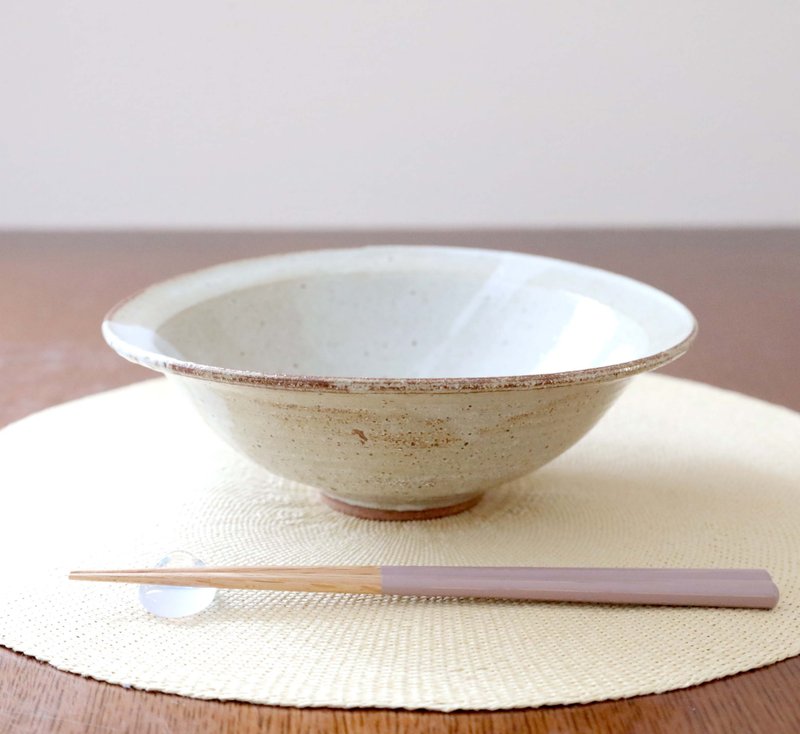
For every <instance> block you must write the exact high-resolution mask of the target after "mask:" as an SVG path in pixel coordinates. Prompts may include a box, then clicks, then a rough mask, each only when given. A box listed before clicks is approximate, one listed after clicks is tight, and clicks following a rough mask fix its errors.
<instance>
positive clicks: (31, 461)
mask: <svg viewBox="0 0 800 734" xmlns="http://www.w3.org/2000/svg"><path fill="white" fill-rule="evenodd" d="M173 390H175V388H173V387H172V386H171V385H169V384H167V382H166V381H165V380H154V381H150V382H147V383H143V384H139V385H136V386H132V387H128V388H123V389H121V390H116V391H113V392H109V393H104V394H100V395H96V396H93V397H90V398H86V399H83V400H79V401H77V402H74V403H69V404H66V405H63V406H59V407H56V408H53V409H50V410H47V411H45V412H43V413H39V414H37V415H34V416H31V417H29V418H27V419H25V420H23V421H21V422H19V423H17V424H15V425H12V426H10V427H8V428H6V429H5V430H3V431H2V432H0V486H1V487H2V493H3V494H2V498H3V499H2V506H3V519H4V522H3V534H2V536H1V537H0V558H2V559H3V579H4V581H3V584H2V587H0V588H1V589H2V591H0V595H1V598H0V642H1V643H2V644H3V645H5V646H8V647H11V648H13V649H15V650H20V651H22V652H25V653H27V654H29V655H33V656H36V657H37V658H40V659H42V660H46V661H49V662H50V663H52V664H53V665H55V666H56V667H58V668H62V669H64V670H70V671H74V672H77V673H82V674H84V675H89V676H92V677H95V678H99V679H102V680H107V681H111V682H113V683H120V684H124V685H131V686H135V687H137V688H145V689H157V690H162V691H169V692H174V693H180V694H183V695H186V696H194V697H199V698H222V699H241V700H245V701H253V702H260V703H270V704H285V705H293V706H342V707H351V706H380V707H397V708H419V707H422V708H430V709H439V710H445V711H447V710H452V709H459V708H469V709H498V708H511V707H521V706H539V705H542V704H555V703H573V702H585V701H596V700H601V699H607V698H618V697H624V696H633V695H636V694H641V693H650V692H656V691H665V690H668V689H671V688H679V687H682V686H688V685H691V684H694V683H699V682H701V681H705V680H709V679H712V678H717V677H719V676H724V675H729V674H732V673H736V672H738V671H742V670H746V669H748V668H754V667H757V666H760V665H765V664H767V663H770V662H773V661H776V660H780V659H782V658H786V657H789V656H791V655H796V654H798V653H800V582H799V581H798V563H799V562H800V451H798V447H800V415H798V414H796V413H793V412H791V411H789V410H786V409H783V408H780V407H776V406H773V405H768V404H766V403H763V402H759V401H756V400H753V399H751V398H747V397H744V396H741V395H737V394H734V393H730V392H724V391H722V390H718V389H715V388H711V387H707V386H703V385H699V384H696V383H691V382H686V381H682V380H677V379H674V378H667V377H660V376H645V377H641V378H638V379H637V380H636V381H635V382H634V384H633V385H632V386H631V387H630V388H629V390H628V391H627V392H626V393H625V394H624V395H623V397H622V399H621V400H620V402H619V404H618V405H617V406H616V407H615V408H614V409H613V410H612V411H611V413H610V414H609V415H608V416H607V417H606V418H605V419H604V420H603V421H602V423H601V424H600V426H598V427H597V428H596V429H595V430H594V431H593V432H592V433H591V434H590V435H589V436H588V437H587V438H586V439H585V440H584V441H582V442H581V443H580V444H579V445H578V446H576V447H575V448H573V449H572V450H571V451H569V452H568V453H567V454H565V455H564V456H562V457H561V458H560V459H558V460H557V461H555V462H554V463H552V464H551V465H549V466H547V467H545V468H544V469H542V470H540V471H539V472H538V473H537V474H535V475H533V476H532V477H529V478H526V479H523V480H519V481H516V482H513V483H511V484H510V485H507V486H505V487H503V488H502V489H500V490H497V491H494V492H493V493H492V494H491V495H490V496H488V497H487V498H486V499H485V500H484V501H483V502H481V503H480V505H478V507H476V508H475V509H474V510H472V511H470V512H468V513H465V514H462V515H459V516H457V517H453V518H449V519H444V520H434V521H428V522H417V523H406V524H402V523H401V524H392V523H380V522H371V521H365V520H358V519H354V518H348V517H345V516H342V515H339V514H337V513H335V512H333V511H332V510H330V509H327V508H326V507H324V506H323V505H322V504H320V503H319V502H318V501H317V499H316V496H315V494H314V493H313V492H312V491H310V490H308V489H306V488H304V487H301V486H298V485H296V484H293V483H291V482H288V481H284V480H280V479H277V478H275V477H272V476H269V475H267V474H265V473H263V472H262V471H261V470H260V469H258V468H257V467H255V466H253V465H251V464H249V463H247V462H246V461H245V460H242V459H239V458H237V457H236V456H235V455H234V454H233V453H232V452H231V451H230V450H228V449H227V448H225V447H224V446H222V445H221V444H220V443H218V442H217V440H216V439H215V438H213V437H212V436H211V435H210V433H209V432H208V430H207V429H206V428H205V427H204V426H203V425H202V424H201V422H200V421H199V420H198V419H197V418H196V417H195V416H194V414H193V412H192V411H191V408H190V407H189V406H188V404H187V403H185V402H184V398H183V397H182V395H181V394H180V393H178V392H173ZM174 549H186V550H190V551H192V552H194V553H195V554H196V555H198V556H199V557H201V558H202V559H203V560H205V561H206V562H207V563H213V564H219V565H224V564H236V565H244V564H283V563H285V564H381V563H383V564H400V563H409V564H411V563H414V564H465V565H482V564H483V565H551V566H556V565H615V566H616V565H619V566H759V567H765V568H767V569H769V570H770V571H771V572H772V574H773V576H774V578H775V580H776V581H777V583H778V585H779V587H780V589H781V592H782V599H781V602H780V604H779V606H778V608H777V609H775V610H774V611H772V612H763V611H750V610H715V609H670V608H657V607H649V608H644V607H643V608H635V607H621V606H620V607H615V606H588V605H586V606H581V605H572V606H570V605H565V604H526V603H514V602H491V601H477V600H463V601H459V600H444V599H428V600H420V599H411V598H393V597H385V598H381V597H348V596H325V595H313V594H290V593H285V592H284V593H277V592H274V593H273V592H245V591H229V592H220V594H219V596H218V597H217V600H216V602H215V603H214V606H212V607H211V608H210V609H209V610H207V611H206V612H204V613H202V614H200V615H198V616H195V617H191V618H187V619H184V620H163V619H159V618H156V617H153V616H150V615H149V614H148V613H146V612H145V611H144V610H143V609H142V608H141V607H140V606H139V605H138V602H137V598H136V590H135V588H133V587H129V586H118V585H101V584H93V585H90V584H85V583H77V582H67V581H66V580H65V574H66V572H67V570H68V569H70V568H79V567H86V568H92V567H126V566H139V565H150V564H151V563H153V562H155V561H156V560H157V559H158V558H159V557H161V556H162V555H164V554H165V553H166V552H168V551H170V550H174Z"/></svg>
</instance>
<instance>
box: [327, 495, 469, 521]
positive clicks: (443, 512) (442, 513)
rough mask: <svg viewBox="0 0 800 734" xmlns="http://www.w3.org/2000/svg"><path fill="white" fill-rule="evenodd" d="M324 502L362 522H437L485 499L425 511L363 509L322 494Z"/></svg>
mask: <svg viewBox="0 0 800 734" xmlns="http://www.w3.org/2000/svg"><path fill="white" fill-rule="evenodd" d="M320 496H321V497H322V501H323V502H324V503H325V504H326V505H328V507H332V508H333V509H334V510H336V511H337V512H342V513H344V514H345V515H352V516H353V517H360V518H361V519H362V520H390V521H392V520H394V521H397V520H435V519H436V518H439V517H449V516H450V515H457V514H458V513H459V512H464V511H466V510H469V509H471V508H473V507H475V505H477V504H478V502H480V501H481V498H482V497H483V495H482V494H478V495H476V496H475V497H470V498H469V499H468V500H464V501H463V502H459V503H458V504H455V505H448V506H447V507H429V508H427V509H424V510H384V509H381V508H379V507H363V506H361V505H351V504H350V503H349V502H344V501H343V500H340V499H337V498H335V497H331V496H330V495H327V494H325V493H321V494H320Z"/></svg>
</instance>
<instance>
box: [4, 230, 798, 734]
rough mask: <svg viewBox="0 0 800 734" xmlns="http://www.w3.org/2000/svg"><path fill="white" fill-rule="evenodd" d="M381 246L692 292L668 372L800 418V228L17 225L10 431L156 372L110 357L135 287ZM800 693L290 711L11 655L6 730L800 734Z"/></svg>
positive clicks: (782, 676) (11, 261)
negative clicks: (472, 254)
mask: <svg viewBox="0 0 800 734" xmlns="http://www.w3.org/2000/svg"><path fill="white" fill-rule="evenodd" d="M379 242H383V243H389V242H392V243H394V242H404V243H405V242H407V243H431V242H435V243H442V244H462V245H480V246H492V247H503V248H506V249H515V250H523V251H529V252H536V253H540V254H546V255H552V256H556V257H562V258H564V259H568V260H576V261H579V262H584V263H587V264H590V265H597V266H600V267H604V268H607V269H610V270H614V271H617V272H620V273H624V274H627V275H630V276H633V277H635V278H640V279H642V280H644V281H646V282H649V283H652V284H653V285H655V286H657V287H660V288H663V289H664V290H666V291H668V292H670V293H672V294H673V295H675V296H676V297H677V298H679V299H680V300H682V301H683V302H684V303H686V304H687V305H688V306H689V307H690V308H691V309H692V310H693V311H694V313H695V314H696V315H697V317H698V320H699V322H700V336H699V337H698V340H697V341H696V343H695V345H694V346H693V347H692V349H691V350H690V352H689V354H688V355H686V356H685V357H683V358H682V359H680V360H679V361H678V362H676V363H674V364H673V365H670V366H669V367H668V368H666V369H665V372H668V373H669V374H673V375H678V376H681V377H687V378H691V379H695V380H700V381H702V382H708V383H712V384H714V385H719V386H722V387H726V388H730V389H734V390H739V391H741V392H744V393H748V394H750V395H755V396H757V397H760V398H763V399H765V400H769V401H772V402H776V403H781V404H783V405H788V406H790V407H792V408H794V409H800V232H799V231H797V230H794V231H792V230H760V231H752V230H751V231H744V230H737V231H721V230H714V231H702V232H701V231H640V232H632V231H624V232H613V231H602V232H590V231H586V232H570V231H556V232H542V231H536V232H390V233H387V232H360V233H352V234H348V233H335V234H308V233H307V234H300V233H269V234H260V233H234V234H230V233H228V234H225V233H216V234H214V233H146V234H132V233H114V234H101V233H92V234H81V233H69V234H63V233H62V234H55V233H54V234H33V233H27V234H13V233H6V234H2V235H0V313H2V319H1V320H0V425H2V424H5V423H8V422H10V421H12V420H15V419H17V418H21V417H22V416H24V415H27V414H28V413H31V412H33V411H36V410H40V409H41V408H44V407H46V406H48V405H53V404H55V403H59V402H62V401H64V400H69V399H71V398H76V397H79V396H82V395H86V394H89V393H92V392H96V391H98V390H105V389H108V388H112V387H116V386H119V385H124V384H126V383H130V382H134V381H136V380H141V379H144V378H146V377H149V376H150V374H151V373H149V372H148V371H146V370H144V369H142V368H141V367H137V366H135V365H131V364H128V363H127V362H125V361H123V360H122V359H120V358H119V357H117V356H116V355H115V354H114V353H112V352H111V350H110V349H108V348H107V347H106V346H105V344H104V343H103V341H102V339H101V337H100V333H99V323H100V320H101V319H102V316H103V314H104V312H105V311H106V310H107V309H108V308H109V307H110V306H111V305H113V303H114V302H115V301H117V300H118V299H120V298H122V297H123V296H125V295H127V294H128V293H129V292H130V291H132V290H134V289H136V288H139V287H141V286H144V285H146V284H147V283H149V282H152V281H154V280H158V279H160V278H163V277H165V276H168V275H172V274H176V273H179V272H182V271H186V270H190V269H194V268H198V267H202V266H205V265H208V264H211V263H215V262H220V261H224V260H229V259H234V258H239V257H246V256H250V255H256V254H261V253H269V252H276V251H286V250H291V249H298V248H303V247H322V246H325V247H327V246H333V245H345V244H362V243H379ZM798 481H800V478H798ZM11 490H13V488H11V487H3V488H2V491H4V492H7V491H11ZM10 521H11V519H9V518H6V519H5V522H10ZM798 532H800V529H799V530H798ZM20 552H24V549H21V551H20ZM6 560H9V559H6ZM798 692H800V657H798V658H793V659H791V660H787V661H784V662H781V663H778V664H776V665H771V666H769V667H767V668H763V669H761V670H757V671H753V672H749V673H744V674H741V675H737V676H734V677H731V678H726V679H723V680H719V681H715V682H712V683H708V684H705V685H701V686H696V687H694V688H689V689H686V690H682V691H674V692H671V693H666V694H662V695H653V696H640V697H638V698H634V699H628V700H624V701H615V702H604V703H596V704H590V705H584V706H568V707H550V708H542V709H531V710H519V711H509V712H500V713H473V712H464V713H455V714H441V713H433V712H399V711H388V710H371V709H366V710H365V709H361V710H355V711H343V710H332V709H290V708H277V707H268V706H254V705H249V704H240V703H220V702H209V701H198V700H192V699H187V698H181V697H178V696H171V695H166V694H157V693H145V692H141V691H134V690H126V689H124V688H121V687H118V686H113V685H109V684H106V683H99V682H96V681H93V680H88V679H84V678H80V677H78V676H76V675H72V674H69V673H63V672H60V671H58V670H56V669H54V668H52V667H50V666H49V665H46V664H43V663H39V662H37V661H35V660H32V659H30V658H27V657H24V656H23V655H19V654H16V653H13V652H11V651H9V650H6V649H4V648H0V732H7V733H8V734H11V733H12V732H14V733H16V732H76V733H78V732H80V733H81V734H83V733H84V732H92V733H94V732H104V733H105V732H136V733H137V734H147V733H149V732H153V733H155V732H193V733H194V734H203V733H205V732H237V733H239V732H242V733H246V732H255V731H280V732H299V731H337V732H384V731H395V730H402V731H409V732H428V731H430V732H442V733H444V732H452V733H455V732H465V733H466V732H470V733H471V734H478V733H479V732H505V731H508V732H571V731H580V732H670V734H675V733H677V732H686V731H698V732H725V734H728V733H729V732H769V733H770V734H777V733H779V732H792V733H793V734H794V733H796V732H798V731H800V698H798Z"/></svg>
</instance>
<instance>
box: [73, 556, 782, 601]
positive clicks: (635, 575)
mask: <svg viewBox="0 0 800 734" xmlns="http://www.w3.org/2000/svg"><path fill="white" fill-rule="evenodd" d="M69 578H70V579H73V580H76V581H110V582H116V583H126V584H155V585H162V586H183V587H197V586H199V587H211V588H219V589H258V590H273V591H315V592H323V593H334V594H400V595H405V596H448V597H474V598H484V599H520V600H527V601H563V602H589V603H597V604H659V605H668V606H703V607H744V608H751V609H772V608H773V607H775V605H776V604H777V603H778V597H779V594H778V588H777V586H776V585H775V584H774V583H773V581H772V578H771V577H770V575H769V573H768V572H767V571H765V570H763V569H668V568H558V567H554V568H527V567H516V566H511V567H491V566H486V567H481V566H472V567H463V566H294V567H290V566H267V567H252V566H242V567H216V568H214V567H199V568H198V567H193V568H166V569H165V568H156V569H153V568H147V569H130V570H121V571H73V572H72V573H70V574H69Z"/></svg>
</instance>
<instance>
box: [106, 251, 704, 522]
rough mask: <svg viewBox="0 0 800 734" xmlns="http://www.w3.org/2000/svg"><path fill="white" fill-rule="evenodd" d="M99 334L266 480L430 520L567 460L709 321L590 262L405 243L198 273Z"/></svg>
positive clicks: (137, 304)
mask: <svg viewBox="0 0 800 734" xmlns="http://www.w3.org/2000/svg"><path fill="white" fill-rule="evenodd" d="M103 330H104V335H105V336H106V339H107V341H108V342H109V344H110V345H111V346H112V347H113V348H114V349H115V350H116V351H118V352H119V353H120V354H121V355H122V356H124V357H126V358H128V359H131V360H132V361H135V362H138V363H140V364H142V365H144V366H146V367H150V368H151V369H155V370H158V371H161V372H164V373H166V374H167V375H168V376H170V377H171V378H173V379H174V380H175V381H177V382H178V383H179V384H180V385H181V387H182V388H183V389H185V390H186V391H187V392H188V394H189V396H190V397H191V399H192V401H193V402H194V404H195V406H196V407H197V409H198V410H199V412H200V415H201V416H202V417H203V418H204V419H205V421H206V422H207V423H208V425H209V426H210V427H211V428H212V429H213V430H214V431H215V432H216V433H217V434H218V435H219V436H220V437H221V438H223V439H224V440H226V441H227V442H228V443H230V444H231V445H233V446H234V447H235V448H237V449H238V450H239V451H240V452H241V453H243V454H245V455H246V456H248V457H250V458H251V459H253V460H254V461H256V462H257V463H259V464H261V465H262V466H264V467H265V468H267V469H268V470H269V471H271V472H273V473H276V474H279V475H281V476H285V477H288V478H290V479H294V480H296V481H298V482H301V483H303V484H307V485H311V486H313V487H317V488H319V489H320V490H321V491H322V492H323V493H324V495H325V496H326V497H327V498H328V499H329V504H331V505H332V506H333V507H335V508H336V509H337V510H340V511H345V512H350V513H351V514H356V515H358V516H361V517H372V518H375V519H419V518H424V517H439V516H442V515H445V514H448V513H451V512H457V511H462V510H464V509H467V508H468V507H470V506H471V505H472V504H474V502H475V501H477V499H478V498H479V497H480V496H481V495H482V493H484V492H485V491H487V490H490V489H491V488H492V487H494V486H497V485H500V484H502V483H504V482H506V481H509V480H511V479H514V478H516V477H519V476H522V475H524V474H526V473H528V472H531V471H533V470H535V469H537V468H538V467H540V466H542V465H543V464H545V463H547V462H548V461H550V460H551V459H553V458H555V457H556V456H558V455H559V454H560V453H562V452H563V451H565V450H566V449H568V448H569V447H570V446H572V445H573V444H574V443H575V442H576V441H578V440H579V439H580V438H581V437H582V436H583V435H584V434H585V433H586V432H587V431H588V430H589V429H590V428H591V427H592V426H594V425H595V423H596V422H597V421H598V420H599V419H600V418H601V416H602V415H603V413H604V412H605V411H606V410H607V409H608V408H609V407H610V406H611V404H612V403H613V401H614V400H615V398H616V397H617V396H618V394H619V393H620V391H621V390H622V389H623V388H624V386H625V385H626V383H627V381H628V379H629V378H630V377H631V376H633V375H635V374H637V373H639V372H643V371H646V370H650V369H654V368H656V367H659V366H661V365H662V364H665V363H667V362H669V361H671V360H672V359H675V358H676V357H678V356H680V355H681V354H682V353H683V352H684V351H685V350H686V349H687V348H688V346H689V344H690V342H691V340H692V338H693V337H694V334H695V330H696V327H695V323H694V319H693V317H692V316H691V314H690V313H689V312H688V310H686V309H685V307H683V306H682V305H681V304H679V303H678V302H677V301H675V300H674V299H672V298H670V297H669V296H667V295H665V294H663V293H661V292H659V291H656V290H655V289H652V288H650V287H649V286H645V285H643V284H640V283H636V282H635V281H631V280H629V279H627V278H622V277H620V276H616V275H613V274H610V273H604V272H603V271H599V270H595V269H592V268H586V267H584V266H580V265H576V264H573V263H566V262H561V261H557V260H552V259H548V258H539V257H535V256H529V255H521V254H518V253H505V252H496V251H486V250H473V249H463V248H442V247H403V246H393V247H368V248H357V249H347V250H327V251H320V252H313V251H309V252H302V253H298V254H294V255H285V256H273V257H267V258H259V259H257V260H250V261H241V262H238V263H230V264H227V265H223V266H219V267H216V268H211V269H208V270H206V271H200V272H198V273H192V274H189V275H186V276H182V277H180V278H176V279H174V280H171V281H166V282H165V283H162V284H158V285H156V286H153V287H151V288H149V289H147V290H145V291H143V292H142V293H140V294H138V295H136V296H133V297H132V298H130V299H128V300H127V301H125V302H123V303H122V304H120V305H119V306H117V307H116V308H115V309H114V310H113V311H112V312H111V313H110V314H109V316H108V317H107V319H106V321H105V322H104V327H103Z"/></svg>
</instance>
